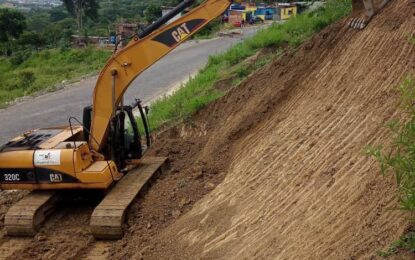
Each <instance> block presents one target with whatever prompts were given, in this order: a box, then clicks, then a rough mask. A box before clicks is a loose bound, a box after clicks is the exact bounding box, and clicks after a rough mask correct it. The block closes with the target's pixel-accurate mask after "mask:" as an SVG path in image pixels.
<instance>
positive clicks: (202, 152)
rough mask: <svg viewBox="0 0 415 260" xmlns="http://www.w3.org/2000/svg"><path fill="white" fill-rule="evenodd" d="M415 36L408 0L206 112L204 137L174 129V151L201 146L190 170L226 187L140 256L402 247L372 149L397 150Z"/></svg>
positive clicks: (254, 79)
mask: <svg viewBox="0 0 415 260" xmlns="http://www.w3.org/2000/svg"><path fill="white" fill-rule="evenodd" d="M414 28H415V17H414V9H413V8H412V7H411V6H410V4H409V1H393V3H391V4H390V6H388V8H386V9H384V10H383V11H382V12H381V13H380V14H379V15H378V16H377V17H376V18H375V19H374V20H373V21H372V23H371V24H370V25H369V26H368V27H367V28H366V29H365V30H364V31H353V30H349V29H347V28H346V26H345V21H343V22H340V23H338V24H335V25H333V26H331V27H330V28H328V29H326V30H324V31H322V32H321V33H319V34H318V35H317V36H315V37H314V38H313V39H312V40H310V41H309V42H307V43H306V44H304V45H302V46H301V49H300V51H298V52H295V53H291V54H286V55H284V56H283V57H281V58H280V59H278V60H277V61H275V62H274V63H272V64H271V65H270V66H268V67H267V68H265V69H263V70H262V71H261V72H259V73H256V74H255V75H252V76H251V77H250V78H249V79H248V80H247V81H245V82H244V83H243V84H242V85H241V86H240V87H238V88H237V89H234V90H233V91H231V92H230V93H229V94H228V95H227V96H226V97H224V98H223V99H221V100H220V101H218V102H216V103H214V104H212V105H210V106H209V107H207V108H206V109H204V110H203V111H201V112H200V114H199V115H197V116H196V120H195V121H194V122H197V123H194V124H195V125H196V126H197V127H196V129H199V131H196V133H195V132H192V131H190V132H192V133H190V134H189V130H188V129H187V128H183V129H175V130H174V131H173V132H174V135H175V136H172V138H171V140H170V141H169V142H176V143H180V142H181V140H186V136H188V135H190V136H191V140H194V142H195V143H196V144H197V146H196V147H197V148H196V149H195V150H193V151H186V152H184V153H181V156H182V155H186V157H185V158H186V159H184V161H183V159H180V160H179V161H182V162H183V163H184V164H183V165H180V166H179V168H178V169H180V171H183V172H185V173H186V174H188V176H191V175H193V174H197V173H198V172H199V168H198V167H199V166H200V164H202V165H203V167H205V168H206V169H208V170H207V171H208V172H209V169H213V172H215V171H218V172H222V171H226V172H227V173H226V177H225V179H224V180H223V182H222V183H221V184H220V185H219V186H218V187H217V188H215V189H214V190H213V191H212V192H210V193H209V194H208V195H206V196H204V197H203V199H201V200H200V201H199V202H197V203H196V204H195V206H194V207H193V208H192V209H191V210H190V212H188V213H186V214H184V215H183V216H182V217H181V218H179V219H178V220H177V221H176V222H175V223H174V224H173V225H170V226H169V227H168V228H167V229H165V230H163V231H162V232H161V233H160V234H158V235H157V237H156V239H154V240H153V241H151V242H150V243H149V244H148V247H147V248H145V249H144V250H141V251H140V252H139V253H138V254H137V255H136V256H143V257H144V258H150V259H163V258H174V259H184V258H189V259H190V258H191V259H194V258H196V259H199V258H207V259H216V258H226V259H228V258H236V259H241V258H249V259H251V258H262V259H263V258H265V259H304V258H308V259H309V258H312V259H325V258H329V259H343V258H351V259H354V258H362V257H372V256H373V255H375V253H376V251H377V250H380V249H384V248H385V247H387V246H388V245H389V244H390V243H391V242H392V241H394V240H395V239H397V238H398V237H399V236H400V235H401V234H402V232H403V230H404V229H405V227H406V223H405V219H404V217H403V216H402V214H401V213H400V212H398V211H391V210H388V209H389V208H391V207H394V206H396V199H395V188H394V183H393V179H392V178H380V177H379V168H378V166H377V163H376V162H375V161H374V160H373V159H372V158H369V157H367V156H365V154H364V149H365V147H367V146H368V145H376V144H381V143H387V142H388V141H389V140H390V136H389V133H388V130H386V129H385V128H383V127H382V124H383V123H385V122H387V121H388V120H390V119H391V118H392V117H396V116H397V115H399V112H398V107H397V103H398V94H397V92H396V91H395V86H397V85H398V84H399V82H400V81H401V80H402V79H403V78H404V77H405V76H406V75H408V74H410V73H414V72H415V71H414V67H415V50H414V46H413V45H411V44H410V43H409V41H408V36H409V35H410V34H412V33H414V31H413V29H414ZM167 135H168V134H166V135H165V136H163V137H162V138H160V139H163V140H165V139H164V138H165V137H166V136H167ZM177 140H179V141H177ZM200 140H203V141H202V142H201V141H200ZM166 142H167V141H166ZM160 152H161V153H163V149H161V151H160ZM189 155H190V156H189ZM202 172H203V170H202ZM209 177H210V175H209V174H208V175H207V176H206V178H207V179H209ZM203 178H205V176H203Z"/></svg>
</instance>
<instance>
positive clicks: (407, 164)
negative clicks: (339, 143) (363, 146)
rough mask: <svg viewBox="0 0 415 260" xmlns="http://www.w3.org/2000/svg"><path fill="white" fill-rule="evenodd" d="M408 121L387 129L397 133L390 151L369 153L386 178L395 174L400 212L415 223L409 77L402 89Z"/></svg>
mask: <svg viewBox="0 0 415 260" xmlns="http://www.w3.org/2000/svg"><path fill="white" fill-rule="evenodd" d="M398 89H399V92H400V93H401V104H402V108H403V110H404V115H405V116H404V118H406V120H404V121H398V120H394V121H392V122H389V123H388V125H387V127H388V128H389V129H390V130H391V131H392V133H393V134H394V138H393V142H392V144H391V146H390V147H389V148H388V149H383V148H382V147H381V146H380V147H376V148H373V147H369V148H368V150H367V152H368V154H370V155H373V156H374V157H375V158H376V159H377V160H378V161H379V162H380V167H381V172H382V174H383V175H385V174H388V173H391V172H392V173H394V175H395V179H396V184H397V187H398V200H399V204H400V206H399V209H400V210H404V211H407V212H409V213H410V217H411V220H412V221H413V222H415V107H414V104H415V80H414V78H413V77H408V78H406V79H405V80H404V81H403V83H402V84H401V85H400V86H399V88H398Z"/></svg>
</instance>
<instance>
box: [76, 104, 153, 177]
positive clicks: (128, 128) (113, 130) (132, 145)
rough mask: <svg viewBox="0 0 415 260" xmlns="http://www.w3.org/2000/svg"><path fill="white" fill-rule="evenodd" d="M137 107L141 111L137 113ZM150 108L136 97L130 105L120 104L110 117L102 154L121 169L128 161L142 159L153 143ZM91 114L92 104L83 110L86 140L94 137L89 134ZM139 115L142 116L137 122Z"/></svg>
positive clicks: (133, 161) (132, 162)
mask: <svg viewBox="0 0 415 260" xmlns="http://www.w3.org/2000/svg"><path fill="white" fill-rule="evenodd" d="M135 108H137V110H138V113H139V115H138V116H137V117H136V115H135V114H134V112H133V110H134V109H135ZM148 111H149V109H148V107H147V106H145V107H143V106H142V105H141V101H140V100H138V99H137V100H136V101H135V103H134V104H133V105H131V106H128V105H122V106H119V107H118V109H117V111H116V113H115V115H114V116H113V118H112V119H111V125H110V130H109V131H110V133H109V137H108V142H107V143H106V147H105V148H104V149H103V155H104V156H105V160H112V161H114V162H115V164H116V165H117V168H118V169H119V170H120V171H122V170H123V169H125V168H126V166H127V165H128V164H137V162H138V161H137V160H140V159H141V158H142V156H143V155H144V153H145V151H146V150H147V148H149V147H150V146H151V136H150V128H149V125H150V124H149V121H148V117H147V116H148ZM91 116H92V106H87V107H85V108H84V112H83V126H84V138H85V141H88V140H94V138H93V137H92V138H90V127H91ZM136 118H137V119H139V121H138V122H137V120H136ZM139 126H140V127H139ZM140 130H141V132H140Z"/></svg>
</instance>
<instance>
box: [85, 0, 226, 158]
mask: <svg viewBox="0 0 415 260" xmlns="http://www.w3.org/2000/svg"><path fill="white" fill-rule="evenodd" d="M230 4H231V0H206V1H204V2H203V3H202V4H200V5H199V6H197V7H195V8H194V9H192V10H190V11H189V12H188V13H186V14H185V15H183V16H182V17H180V18H179V19H177V20H175V21H174V22H172V23H170V24H167V25H164V26H163V27H161V28H159V29H157V30H155V31H153V32H151V33H150V34H148V35H147V36H145V37H144V38H142V39H140V38H139V37H134V39H133V40H131V41H130V42H129V43H128V44H127V46H126V47H124V48H123V49H121V50H120V51H119V52H117V53H115V54H113V56H112V57H111V58H110V59H109V61H108V62H107V64H106V65H105V67H104V68H103V69H102V71H101V73H100V75H99V77H98V80H97V83H96V85H95V89H94V93H93V105H92V107H93V109H92V122H91V129H90V130H91V135H92V136H94V137H95V139H96V140H93V139H92V138H91V137H90V138H89V144H90V146H91V149H92V150H94V151H96V152H100V151H101V150H102V149H103V147H104V146H105V142H106V136H107V135H108V131H109V124H110V120H111V118H112V116H113V111H116V109H115V108H116V107H118V105H119V104H120V102H121V100H122V97H123V95H124V93H125V91H126V90H127V89H128V87H129V86H130V84H131V82H132V81H133V80H134V79H135V78H136V77H137V76H138V75H140V74H141V73H142V72H143V71H145V70H146V69H147V68H149V67H150V66H151V65H153V64H154V63H155V62H156V61H158V60H159V59H161V58H162V57H164V56H165V55H166V54H168V53H169V52H171V51H172V50H173V49H175V48H176V47H177V46H179V45H180V44H181V43H182V42H184V41H185V40H186V39H188V38H189V37H190V36H191V35H193V34H195V33H196V32H197V31H198V30H200V29H201V28H203V27H204V26H205V25H206V24H207V23H209V22H210V21H211V20H213V19H215V18H216V17H218V16H219V15H221V14H222V13H223V12H224V11H225V10H226V9H227V8H228V7H229V5H230ZM172 69H174V68H172Z"/></svg>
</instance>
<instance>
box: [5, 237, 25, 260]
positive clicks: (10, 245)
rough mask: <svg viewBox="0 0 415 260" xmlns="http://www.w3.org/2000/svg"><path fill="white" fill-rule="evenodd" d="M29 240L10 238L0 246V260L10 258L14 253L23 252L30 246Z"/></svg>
mask: <svg viewBox="0 0 415 260" xmlns="http://www.w3.org/2000/svg"><path fill="white" fill-rule="evenodd" d="M31 241H32V239H30V238H12V239H10V240H7V241H6V242H3V244H1V246H0V260H3V259H4V260H5V259H8V258H9V257H11V256H12V255H13V254H14V253H15V252H18V251H20V250H23V249H24V248H25V247H26V246H28V245H29V244H30V242H31Z"/></svg>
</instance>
